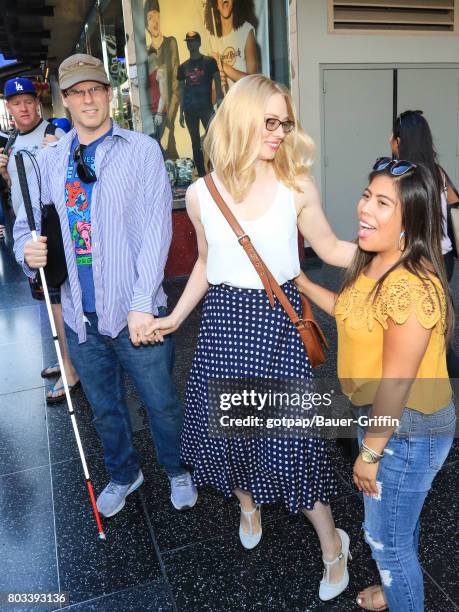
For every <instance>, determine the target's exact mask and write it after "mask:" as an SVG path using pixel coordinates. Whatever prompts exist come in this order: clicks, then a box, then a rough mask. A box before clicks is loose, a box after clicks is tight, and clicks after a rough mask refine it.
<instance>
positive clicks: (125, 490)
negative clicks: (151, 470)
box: [97, 470, 143, 518]
mask: <svg viewBox="0 0 459 612" xmlns="http://www.w3.org/2000/svg"><path fill="white" fill-rule="evenodd" d="M142 483H143V474H142V470H139V475H138V476H137V478H136V479H135V480H134V482H132V483H131V484H128V485H120V484H116V482H113V481H111V480H110V482H109V483H108V485H107V486H106V487H105V489H104V490H103V491H102V493H101V494H100V495H99V497H98V498H97V509H98V510H99V512H100V513H101V514H102V515H103V516H106V517H107V518H108V517H110V516H114V515H115V514H116V513H117V512H119V511H120V510H122V509H123V508H124V504H125V503H126V497H127V496H128V495H129V493H132V492H133V491H135V490H136V489H138V488H139V487H140V485H141V484H142Z"/></svg>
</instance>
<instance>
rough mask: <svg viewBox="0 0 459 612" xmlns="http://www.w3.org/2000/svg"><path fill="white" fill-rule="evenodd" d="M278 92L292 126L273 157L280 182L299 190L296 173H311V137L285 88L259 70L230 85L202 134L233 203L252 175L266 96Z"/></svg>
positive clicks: (258, 148) (251, 180)
mask: <svg viewBox="0 0 459 612" xmlns="http://www.w3.org/2000/svg"><path fill="white" fill-rule="evenodd" d="M277 93H280V94H281V95H282V96H284V99H285V102H286V104H287V110H288V116H289V119H290V120H291V121H294V123H295V127H294V129H293V130H292V131H291V132H290V133H289V134H287V135H286V136H285V138H284V141H283V143H282V145H281V146H280V147H279V150H278V151H277V153H276V156H275V158H274V160H273V162H272V163H273V166H274V172H275V174H276V177H277V179H278V180H279V181H281V182H282V183H283V184H284V185H286V186H287V187H289V188H291V189H295V190H297V191H300V187H299V186H298V177H299V176H300V175H305V174H306V175H309V173H310V168H311V166H312V162H313V154H314V150H315V147H314V142H313V140H312V138H310V137H309V136H308V135H307V134H306V133H305V132H304V131H303V129H302V128H301V126H300V124H299V122H298V119H297V116H296V112H295V106H294V103H293V100H292V96H291V95H290V92H289V90H288V89H287V88H286V87H284V86H283V85H280V84H279V83H276V82H274V81H271V79H268V78H267V77H265V76H263V75H262V74H253V75H249V76H246V77H244V78H242V79H240V80H239V81H237V83H235V84H234V85H233V87H231V89H230V90H229V92H228V93H227V95H226V96H225V98H224V100H223V102H222V104H221V105H220V108H219V109H218V111H217V113H216V115H215V117H214V118H213V120H212V121H211V123H210V126H209V129H208V131H207V134H206V137H205V139H204V151H205V153H206V155H207V156H208V157H209V159H210V161H211V163H212V166H213V168H214V170H215V172H216V173H217V176H218V177H219V179H220V180H221V181H222V182H223V184H224V185H225V187H226V189H227V190H228V191H229V193H230V194H231V195H232V197H233V198H234V200H235V201H236V202H240V201H241V200H243V199H244V196H245V195H246V194H247V192H248V190H249V188H250V186H251V184H252V183H253V181H254V180H255V162H256V161H257V159H258V155H259V153H260V147H261V135H262V131H263V128H264V113H265V109H266V105H267V103H268V100H269V98H270V97H271V96H272V95H273V94H277Z"/></svg>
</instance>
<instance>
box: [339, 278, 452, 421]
mask: <svg viewBox="0 0 459 612" xmlns="http://www.w3.org/2000/svg"><path fill="white" fill-rule="evenodd" d="M375 284H376V281H375V280H374V279H371V278H368V277H367V276H365V275H364V274H361V275H360V276H359V278H358V279H357V281H356V282H355V284H354V285H353V286H352V287H350V288H348V289H346V290H345V291H344V292H343V293H342V294H341V295H339V296H338V299H337V301H336V304H335V319H336V326H337V330H338V376H339V378H340V381H341V387H342V389H343V392H344V393H345V394H346V395H348V397H349V398H350V399H351V400H352V402H353V403H354V404H356V405H358V406H363V405H365V404H372V403H373V399H374V394H375V392H376V389H377V387H378V384H379V380H380V378H381V375H382V358H383V334H384V330H385V329H387V327H388V325H387V319H388V318H391V319H392V320H393V321H394V322H395V323H397V324H398V325H403V324H404V323H405V322H406V321H407V319H408V318H409V317H410V316H411V314H412V313H413V312H414V313H415V314H416V318H417V320H418V321H419V323H420V324H421V325H422V326H423V327H425V328H426V329H432V334H431V336H430V340H429V344H428V346H427V350H426V352H425V354H424V357H423V359H422V361H421V364H420V366H419V370H418V373H417V375H416V381H415V382H414V383H413V386H412V387H411V391H410V395H409V397H408V401H407V406H408V407H409V408H414V409H415V410H419V411H420V412H424V413H426V414H431V413H433V412H435V411H437V410H439V409H440V408H443V407H444V406H446V405H447V404H448V402H449V401H450V399H451V385H450V382H449V378H448V372H447V369H446V350H445V335H444V334H445V313H446V302H445V295H444V292H443V288H442V286H441V284H440V282H439V280H438V279H437V278H436V277H434V276H432V277H430V279H426V280H425V281H424V283H423V282H422V281H421V280H420V279H419V278H418V277H417V276H415V275H414V274H411V273H410V272H408V271H407V270H405V269H403V268H400V269H397V270H394V271H393V272H392V273H391V274H390V275H389V276H388V277H387V279H386V280H385V281H384V283H383V286H382V287H381V290H380V293H379V295H378V297H377V298H376V299H375V300H374V301H373V300H372V297H370V299H368V297H369V294H370V292H371V291H372V289H373V288H374V286H375Z"/></svg>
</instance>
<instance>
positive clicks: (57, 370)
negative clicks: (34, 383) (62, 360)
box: [40, 362, 61, 378]
mask: <svg viewBox="0 0 459 612" xmlns="http://www.w3.org/2000/svg"><path fill="white" fill-rule="evenodd" d="M48 370H55V371H54V372H48ZM60 375H61V368H60V367H59V362H58V363H54V364H53V365H49V366H48V367H46V368H45V369H44V370H42V371H41V372H40V376H41V377H42V378H54V377H55V376H60Z"/></svg>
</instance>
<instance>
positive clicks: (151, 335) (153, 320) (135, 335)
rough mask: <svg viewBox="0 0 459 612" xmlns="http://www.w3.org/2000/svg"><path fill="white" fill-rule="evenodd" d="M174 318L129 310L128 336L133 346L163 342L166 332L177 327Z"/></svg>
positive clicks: (169, 332) (170, 331) (168, 332)
mask: <svg viewBox="0 0 459 612" xmlns="http://www.w3.org/2000/svg"><path fill="white" fill-rule="evenodd" d="M177 327H178V325H177V323H176V322H175V318H173V317H172V315H171V316H169V317H154V316H153V315H151V314H148V313H145V312H135V311H133V310H131V311H130V312H129V314H128V329H129V337H130V339H131V342H132V344H133V345H134V346H140V345H141V344H145V345H146V344H155V343H157V342H163V341H164V337H163V336H166V335H167V334H171V333H172V332H173V331H175V330H176V329H177Z"/></svg>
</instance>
